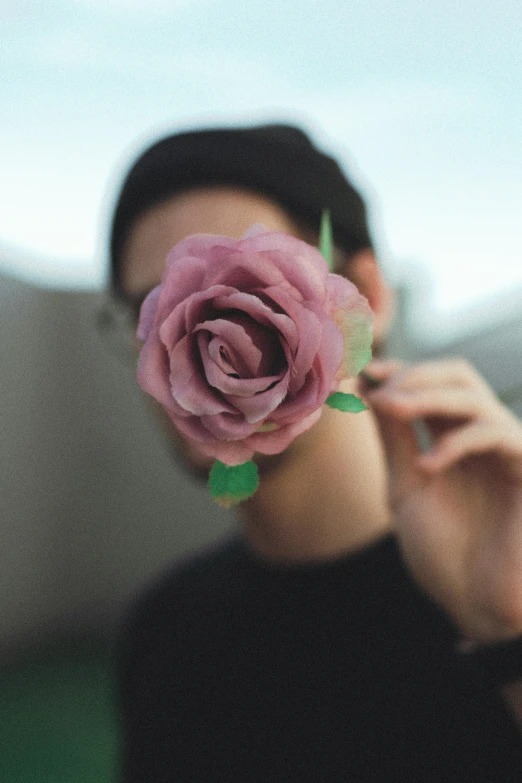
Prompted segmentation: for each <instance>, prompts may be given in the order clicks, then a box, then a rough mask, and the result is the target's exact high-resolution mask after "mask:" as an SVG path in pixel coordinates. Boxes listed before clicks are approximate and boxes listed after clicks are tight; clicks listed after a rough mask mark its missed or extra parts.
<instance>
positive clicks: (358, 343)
mask: <svg viewBox="0 0 522 783" xmlns="http://www.w3.org/2000/svg"><path fill="white" fill-rule="evenodd" d="M327 290H328V299H327V303H326V306H327V308H328V312H329V313H330V315H331V317H332V319H333V320H334V321H335V322H336V323H337V325H338V326H339V328H340V330H341V333H342V335H343V338H344V355H343V360H342V364H341V368H340V373H339V377H340V378H350V377H355V376H356V375H358V374H359V373H360V372H361V370H362V369H363V368H364V367H365V366H366V365H367V364H368V362H369V361H370V359H371V346H372V341H373V334H372V328H373V320H374V314H373V311H372V309H371V308H370V305H369V304H368V300H367V299H366V297H364V296H363V295H362V294H360V293H359V291H358V290H357V288H356V287H355V286H354V285H353V283H351V282H350V281H349V280H346V278H344V277H341V276H340V275H334V274H331V275H329V276H328V281H327Z"/></svg>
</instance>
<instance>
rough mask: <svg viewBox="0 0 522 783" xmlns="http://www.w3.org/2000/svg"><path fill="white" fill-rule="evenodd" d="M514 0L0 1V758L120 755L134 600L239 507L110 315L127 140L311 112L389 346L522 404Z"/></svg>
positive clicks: (130, 144)
mask: <svg viewBox="0 0 522 783" xmlns="http://www.w3.org/2000/svg"><path fill="white" fill-rule="evenodd" d="M521 9H522V7H521V5H520V3H519V2H518V0H500V1H498V0H497V2H493V0H473V2H472V1H471V0H461V2H460V3H459V4H458V5H457V4H455V3H452V2H451V3H450V2H445V1H444V2H439V3H437V4H432V5H426V4H420V3H418V2H414V0H394V2H386V0H378V1H377V2H371V1H370V2H368V0H366V1H365V2H362V0H361V1H359V0H358V1H357V2H351V1H348V2H347V0H323V2H317V1H316V0H302V1H301V2H298V1H297V0H292V2H290V0H278V2H275V1H274V0H264V2H263V3H257V2H252V3H250V4H248V5H247V4H245V2H244V0H46V2H45V3H39V2H37V0H16V2H14V0H1V1H0V25H1V34H2V35H1V40H2V46H1V47H0V101H1V105H2V122H1V123H0V330H1V331H0V333H1V339H0V432H1V433H2V437H1V439H0V497H1V499H2V518H1V521H0V542H1V546H0V580H1V583H2V590H1V596H2V598H1V601H0V663H1V668H0V725H2V727H3V730H2V732H1V737H0V781H1V782H2V783H3V782H4V781H5V783H14V781H21V782H22V781H23V783H26V781H31V782H32V781H38V783H42V781H67V783H76V781H78V782H79V781H109V780H112V779H113V769H114V753H115V746H116V738H117V729H116V725H115V721H114V704H113V682H114V679H113V666H114V657H113V640H114V636H115V634H116V633H117V629H118V624H119V622H120V619H121V616H122V613H123V612H124V608H125V606H126V602H127V601H128V599H129V597H130V596H132V595H133V594H134V593H135V591H136V590H137V589H138V588H139V587H140V586H141V585H143V584H144V583H145V582H146V581H147V580H148V579H150V578H151V576H152V575H153V574H154V573H157V572H158V571H161V569H162V568H164V567H165V566H166V565H167V564H168V563H169V562H171V561H172V560H173V559H174V558H176V557H180V556H182V555H183V554H184V553H186V552H189V551H191V550H192V549H193V548H195V547H198V546H201V545H202V544H205V543H207V542H210V541H212V540H213V539H215V538H216V537H217V536H219V535H221V534H222V533H223V532H224V531H226V530H228V529H230V528H231V527H232V526H233V525H234V524H235V520H234V517H233V515H231V514H228V513H226V512H224V511H221V510H220V509H219V508H218V507H217V506H215V505H214V504H213V503H211V501H209V500H208V498H207V495H206V492H205V491H204V490H201V488H199V487H197V486H193V485H191V484H189V483H187V482H186V481H185V480H184V477H183V476H182V475H181V473H180V472H179V470H178V468H177V466H176V465H175V464H174V463H173V462H172V459H171V455H170V453H169V451H168V447H167V445H166V444H165V443H164V442H163V440H162V437H161V435H160V433H159V431H158V430H157V429H156V427H155V424H154V422H153V421H152V420H151V418H150V416H149V413H148V411H147V410H146V408H145V405H144V403H143V400H142V398H141V396H140V394H139V392H138V389H137V388H136V385H135V381H134V366H133V363H132V361H129V357H128V356H127V355H126V354H125V353H124V352H123V353H122V352H121V351H120V350H119V346H118V345H115V344H114V343H113V341H112V340H107V338H106V336H105V337H104V336H103V333H101V332H100V330H99V329H98V328H97V324H98V318H97V315H98V313H99V310H100V308H101V307H102V306H103V302H104V293H103V290H104V286H105V284H106V279H107V274H106V232H107V221H108V216H109V215H110V210H111V206H112V203H113V200H114V197H115V194H116V190H117V188H118V185H119V181H120V178H121V176H122V173H123V171H124V169H125V167H126V166H127V164H128V162H129V161H130V160H131V158H132V157H133V156H134V154H135V153H136V152H137V151H138V150H139V149H141V148H142V147H143V145H144V144H146V143H147V142H148V141H150V140H151V139H153V138H155V137H156V136H158V135H160V134H161V133H163V132H164V131H170V130H174V129H183V128H189V127H195V126H208V125H217V124H223V125H225V124H234V123H236V122H241V123H249V122H257V121H270V120H279V121H290V122H296V123H298V124H300V125H301V126H303V127H304V128H305V129H306V130H307V131H308V132H309V133H310V134H311V135H312V136H313V137H314V139H315V140H316V141H317V142H318V143H319V144H321V145H322V146H323V147H325V148H326V149H327V150H329V151H330V152H331V153H332V154H333V155H335V156H336V157H337V158H338V159H339V160H340V161H341V163H342V164H343V165H344V166H345V168H346V169H347V171H348V173H349V174H350V175H351V176H352V178H353V179H354V180H355V181H356V183H357V184H358V185H359V187H360V188H361V190H362V192H363V193H364V195H365V196H366V198H367V199H368V202H369V205H370V209H371V221H372V226H373V229H374V233H375V236H376V239H377V247H378V251H379V254H380V257H381V263H382V265H383V268H384V269H385V272H386V274H387V276H388V278H389V280H390V282H391V283H392V284H393V285H394V286H395V287H396V289H397V292H398V303H399V306H398V315H397V322H396V325H395V328H394V331H393V333H392V335H391V337H390V342H389V347H388V350H389V353H392V354H394V355H398V356H401V357H404V358H409V359H416V358H417V359H419V358H425V357H430V356H438V355H441V354H459V355H464V356H467V357H468V358H470V359H471V360H472V361H473V362H474V364H475V365H476V366H477V367H478V369H479V370H480V371H481V372H482V373H483V374H484V375H485V376H486V377H487V378H488V380H489V382H490V383H491V384H492V385H493V386H494V388H495V389H496V390H497V392H498V393H499V395H500V396H501V397H502V398H503V399H504V400H505V401H506V402H507V404H509V405H510V406H512V407H513V409H514V410H516V411H517V412H518V413H519V414H522V230H521V225H522V221H521V214H520V213H521V204H522V199H521V187H520V182H521V181H522V154H521V153H522V142H521V138H522V134H521V128H522V104H521V102H520V95H521V94H522V73H521V71H522V58H521V51H522V46H521V44H522V41H521V33H520V31H521V22H522V10H521ZM6 727H7V728H6Z"/></svg>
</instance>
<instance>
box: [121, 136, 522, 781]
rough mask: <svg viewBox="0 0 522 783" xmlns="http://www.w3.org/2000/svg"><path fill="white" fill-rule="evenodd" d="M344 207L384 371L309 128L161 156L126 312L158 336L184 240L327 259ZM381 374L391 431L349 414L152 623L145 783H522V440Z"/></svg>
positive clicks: (170, 148)
mask: <svg viewBox="0 0 522 783" xmlns="http://www.w3.org/2000/svg"><path fill="white" fill-rule="evenodd" d="M324 208H329V209H330V210H331V216H332V225H333V234H334V238H335V241H336V270H337V271H338V272H339V273H341V274H345V275H346V276H347V277H348V278H350V279H351V280H352V281H353V282H354V283H355V284H356V285H357V286H358V288H359V290H360V291H361V293H363V294H364V295H365V296H366V297H367V299H368V301H369V303H370V305H371V307H372V309H373V310H374V313H375V347H376V354H379V349H380V348H382V345H383V344H384V342H385V338H386V333H387V330H388V328H389V325H390V320H391V314H392V310H393V306H392V296H391V292H390V291H389V289H388V287H387V285H386V282H385V280H384V278H383V275H382V272H381V270H380V268H379V265H378V263H377V259H376V257H375V252H374V248H373V244H372V239H371V236H370V232H369V229H368V221H367V215H366V208H365V205H364V202H363V200H362V198H361V196H360V194H359V193H358V192H357V191H356V189H355V188H354V186H353V185H352V183H351V182H350V181H349V180H348V178H347V176H346V175H345V173H344V172H343V171H342V170H341V168H340V167H339V166H338V164H337V163H336V162H335V161H334V160H333V159H332V158H331V157H329V156H328V155H326V154H325V153H324V152H323V151H321V150H320V149H318V148H317V147H316V146H315V145H314V144H313V143H312V141H311V140H310V139H309V138H308V136H307V135H306V134H305V133H304V132H303V131H301V130H300V129H298V128H296V127H292V126H287V125H276V124H274V125H261V126H252V127H235V128H211V129H207V130H197V131H190V132H185V133H179V134H174V135H171V136H168V137H165V138H163V139H161V140H159V141H158V142H156V143H155V144H153V145H152V146H151V147H150V148H148V149H147V150H146V151H145V152H144V153H143V154H142V155H140V156H139V158H138V159H137V160H136V162H135V163H134V165H133V166H132V168H131V169H130V171H129V173H128V174H127V176H126V179H125V180H124V183H123V185H122V188H121V192H120V194H119V196H118V200H117V204H116V207H115V212H114V216H113V221H112V231H111V245H110V247H111V282H112V290H113V292H114V294H115V295H116V296H118V297H120V298H123V299H124V300H125V301H127V302H128V303H129V304H130V306H131V307H133V308H134V312H136V313H137V312H138V309H139V304H140V302H141V301H142V300H143V298H144V296H145V295H146V293H147V292H148V291H149V290H151V288H153V287H154V286H156V285H157V284H158V283H159V281H160V279H161V275H162V272H163V268H164V264H165V258H166V255H167V253H168V251H169V250H170V248H171V247H172V246H173V245H174V244H175V243H176V242H177V241H178V240H180V239H182V238H183V237H185V236H187V235H189V234H193V233H198V232H210V233H218V234H226V235H229V236H233V237H240V236H241V235H242V234H243V233H244V232H245V230H247V229H248V228H249V226H250V225H251V224H253V223H263V224H264V225H265V226H266V227H267V228H268V229H273V230H279V231H285V232H287V233H291V234H294V235H296V236H298V237H300V238H303V239H305V240H306V241H309V242H312V243H315V242H316V241H317V229H318V226H319V221H320V216H321V213H322V210H323V209H324ZM368 371H369V373H370V374H371V377H372V378H373V379H374V380H376V381H378V383H376V384H369V383H367V382H365V381H364V380H361V379H359V380H357V381H349V382H346V386H345V387H344V390H345V391H354V390H355V391H357V392H358V393H360V394H361V395H362V396H363V397H364V399H365V400H366V402H367V404H368V406H369V410H368V411H366V412H364V413H359V414H357V415H350V414H343V413H340V412H339V411H336V410H333V409H331V408H325V410H324V412H323V414H322V416H321V419H320V420H319V421H318V423H317V424H316V425H315V426H314V427H313V428H312V429H311V430H309V431H308V432H306V433H304V434H302V435H301V436H299V437H298V438H297V439H296V440H295V441H294V442H293V443H292V444H291V446H290V447H289V448H288V449H287V450H286V451H285V452H283V454H281V455H279V456H276V457H266V458H260V459H259V465H260V471H261V474H262V480H261V484H260V488H259V490H258V491H257V493H256V494H255V495H254V496H253V497H252V498H251V499H249V500H248V501H246V502H244V503H242V504H241V505H240V507H239V512H238V529H237V531H236V532H235V533H234V534H233V535H231V536H229V537H227V538H226V539H224V540H222V541H219V542H217V543H216V544H215V545H213V546H212V547H210V548H209V549H207V550H205V551H203V552H199V553H197V554H196V555H192V556H191V557H189V558H186V559H185V560H183V562H178V563H174V564H173V566H172V568H170V569H169V570H168V571H167V573H164V574H162V575H160V576H158V578H157V579H155V580H154V581H153V583H152V584H151V585H150V587H149V588H148V589H147V590H146V591H145V592H144V593H143V594H142V595H140V596H139V597H138V598H137V599H136V601H135V602H134V603H133V606H132V608H131V610H130V612H129V617H128V620H127V622H126V625H125V630H124V632H123V633H122V638H121V645H120V668H119V705H120V710H121V726H122V761H121V775H122V779H123V780H124V781H125V783H163V782H165V783H166V782H167V781H176V783H182V782H183V781H198V783H204V782H205V781H213V782H215V781H236V780H237V781H252V782H253V783H255V782H256V781H263V783H267V782H268V781H270V783H277V782H278V781H296V782H300V781H303V782H305V781H313V782H314V783H321V782H323V781H324V783H326V782H328V783H336V782H337V781H339V782H340V781H343V783H346V781H364V782H365V783H368V782H370V781H387V782H388V781H393V780H400V781H423V783H425V781H455V782H456V781H459V782H460V781H462V782H464V781H474V783H476V781H488V782H491V781H493V780H498V781H500V780H502V781H503V783H506V782H507V781H515V780H517V781H520V780H522V737H521V735H520V726H521V724H522V697H521V691H522V686H521V684H520V683H521V681H522V642H521V634H522V424H521V422H520V421H519V420H518V419H517V418H516V417H515V416H514V415H513V414H512V413H511V412H510V411H508V410H507V409H506V408H504V407H503V406H502V404H501V403H500V402H499V401H498V399H497V398H496V397H495V395H494V394H493V392H492V391H491V389H490V388H489V387H488V385H487V384H486V382H485V381H484V380H483V379H482V378H481V377H480V376H479V375H478V374H477V373H476V372H475V370H474V369H473V368H472V367H470V366H469V365H468V364H467V363H466V362H464V361H462V360H460V359H448V360H443V361H433V362H425V363H420V364H412V365H409V364H405V363H402V362H399V361H395V360H393V359H386V358H382V356H380V358H376V359H374V360H373V361H372V362H371V364H370V365H369V367H368ZM159 415H160V416H161V415H162V414H161V411H159ZM164 418H165V417H164ZM418 419H422V420H424V421H425V422H426V425H427V427H428V429H429V432H430V436H431V439H432V441H431V446H430V447H429V448H428V450H427V451H426V450H425V451H423V450H421V449H420V447H419V445H418V442H417V439H416V437H415V428H414V426H413V424H414V422H415V421H416V420H418ZM165 426H166V428H167V430H168V434H169V437H172V438H173V440H174V442H175V444H176V449H177V450H178V451H179V452H180V453H182V455H183V459H184V460H185V462H186V463H187V464H188V465H189V466H190V467H191V469H192V470H193V471H194V472H195V473H197V474H201V475H205V474H206V472H207V471H208V467H209V462H208V460H207V459H206V458H205V457H202V456H201V455H200V454H199V453H198V452H197V450H196V449H195V448H194V446H193V445H191V444H189V443H187V442H186V441H184V440H183V438H182V437H181V436H180V435H179V434H178V433H176V431H175V430H174V428H173V426H172V425H171V424H170V421H169V420H167V419H166V418H165Z"/></svg>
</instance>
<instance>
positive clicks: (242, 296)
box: [137, 226, 373, 465]
mask: <svg viewBox="0 0 522 783" xmlns="http://www.w3.org/2000/svg"><path fill="white" fill-rule="evenodd" d="M372 320H373V314H372V312H371V310H370V307H369V305H368V302H367V301H366V299H365V298H364V297H363V296H361V295H360V294H359V292H358V291H357V289H356V287H355V286H354V285H353V284H352V283H350V282H349V281H348V280H346V279H345V278H344V277H340V276H339V275H335V274H330V273H329V272H328V265H327V263H326V261H325V260H324V258H323V257H322V255H321V254H320V253H319V251H318V250H316V249H315V248H313V247H311V246H310V245H308V244H306V243H305V242H303V241H301V240H299V239H296V238H295V237H292V236H289V235H287V234H283V233H280V232H276V231H266V229H264V228H261V227H259V226H255V227H253V228H252V229H250V230H249V232H247V234H246V235H245V236H244V237H243V238H242V239H240V240H237V239H232V238H230V237H225V236H216V235H212V234H196V235H194V236H189V237H186V238H185V239H183V240H182V241H181V242H179V243H178V244H177V245H176V246H175V247H174V248H173V250H172V251H171V252H170V254H169V256H168V258H167V266H166V270H165V273H164V275H163V280H162V282H161V284H160V285H159V286H158V287H157V288H155V289H154V290H153V291H151V292H150V294H149V295H148V296H147V298H146V299H145V301H144V303H143V306H142V310H141V314H140V323H139V326H138V333H137V334H138V338H139V339H140V340H143V341H144V346H143V349H142V351H141V354H140V358H139V363H138V381H139V383H140V385H141V387H142V388H143V389H144V390H145V391H146V392H148V393H149V394H151V395H152V396H153V397H154V398H155V399H156V400H158V402H160V403H161V404H162V405H163V407H164V408H165V410H166V412H167V414H168V416H169V417H170V419H171V420H172V422H173V423H174V424H175V426H176V427H177V428H178V430H179V431H180V432H181V433H182V434H183V435H185V436H186V437H187V438H189V439H190V440H191V441H192V442H193V443H194V444H195V445H196V446H197V448H198V449H199V450H200V451H201V452H203V453H204V454H206V455H208V456H210V457H214V458H215V459H218V460H220V461H221V462H224V463H225V464H227V465H239V464H241V463H243V462H246V461H248V460H249V459H251V458H252V456H253V454H254V453H255V452H256V451H257V452H261V453H262V454H278V453H279V452H281V451H283V450H284V449H285V448H286V447H287V446H288V445H289V444H290V443H291V441H292V440H294V438H295V437H296V436H297V435H299V434H300V433H302V432H304V431H305V430H308V429H309V428H310V427H311V426H312V425H313V424H314V423H315V422H316V421H317V420H318V419H319V417H320V416H321V409H322V406H323V404H324V402H325V400H326V399H327V397H328V396H329V395H330V394H332V393H333V392H335V391H336V390H337V389H338V387H339V383H340V381H341V380H343V379H344V378H348V377H352V376H355V375H357V373H358V372H360V371H361V369H362V368H363V367H364V365H365V364H366V363H367V362H368V361H369V359H370V348H371V342H372V333H371V327H372Z"/></svg>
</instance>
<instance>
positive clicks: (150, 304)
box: [136, 285, 161, 342]
mask: <svg viewBox="0 0 522 783" xmlns="http://www.w3.org/2000/svg"><path fill="white" fill-rule="evenodd" d="M160 292H161V286H159V285H158V286H156V288H153V289H152V291H150V292H149V293H148V294H147V296H146V297H145V299H144V300H143V303H142V305H141V308H140V318H139V323H138V328H137V330H136V337H137V338H138V340H142V341H143V342H145V340H146V339H147V338H148V336H149V334H150V333H151V331H152V327H153V325H154V319H155V317H156V311H157V309H158V299H159V295H160Z"/></svg>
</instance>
